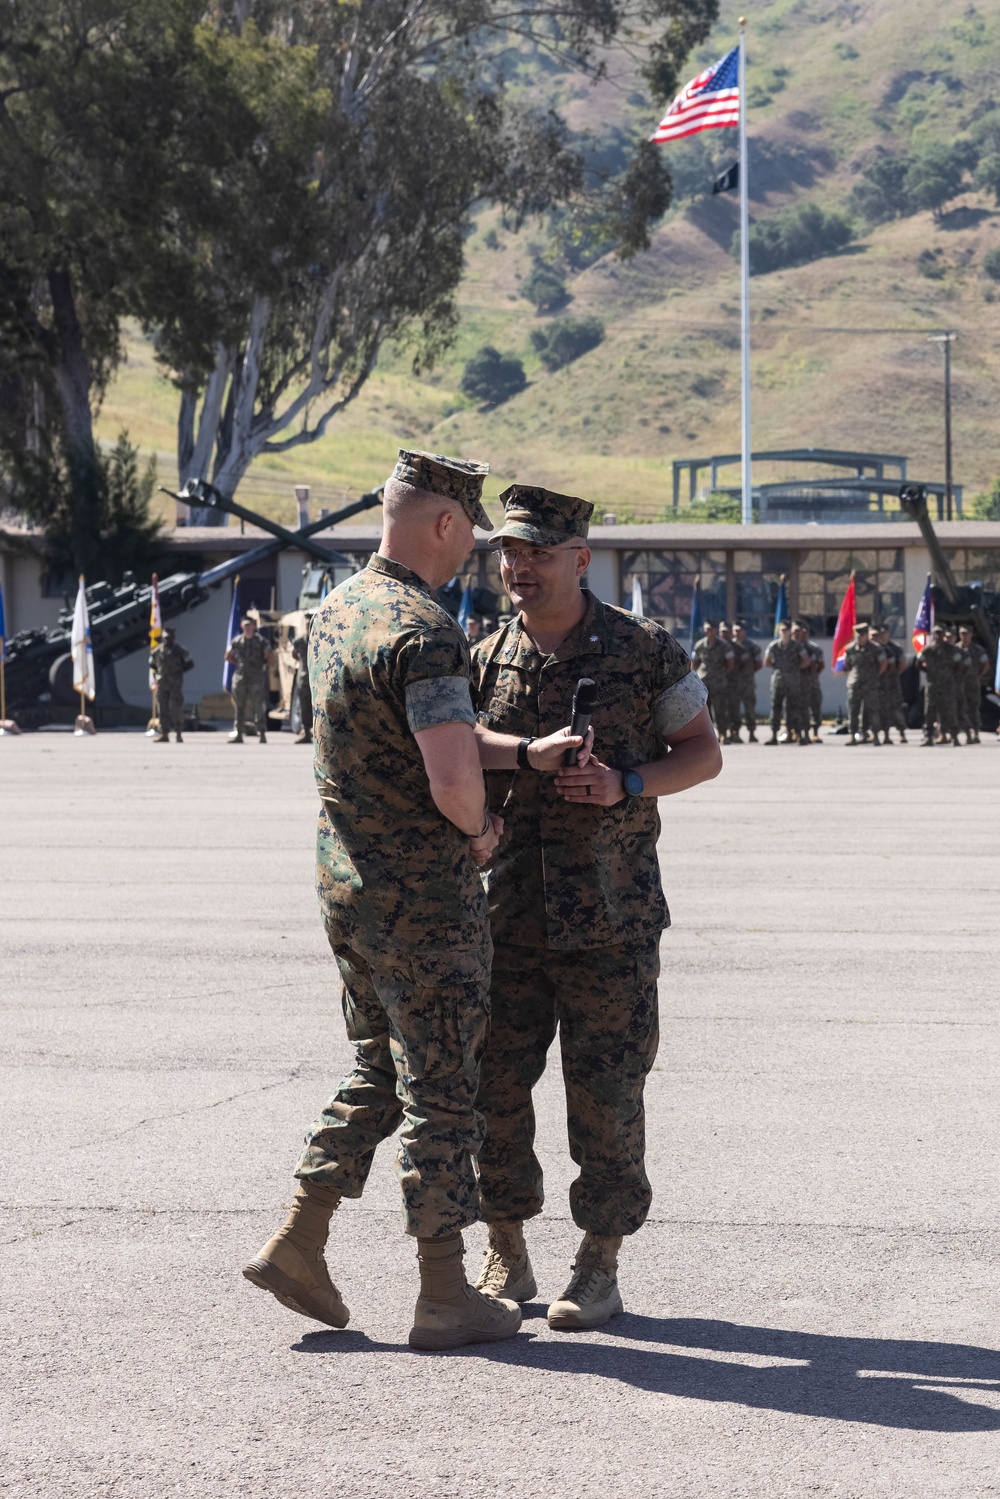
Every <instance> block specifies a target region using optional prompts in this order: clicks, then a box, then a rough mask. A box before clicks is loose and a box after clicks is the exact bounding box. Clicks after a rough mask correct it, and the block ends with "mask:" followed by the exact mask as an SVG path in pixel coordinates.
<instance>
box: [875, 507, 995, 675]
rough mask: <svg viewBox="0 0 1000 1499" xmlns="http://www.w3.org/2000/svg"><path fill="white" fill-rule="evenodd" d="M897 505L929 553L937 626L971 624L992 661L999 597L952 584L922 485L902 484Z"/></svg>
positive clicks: (980, 589) (953, 575) (949, 569)
mask: <svg viewBox="0 0 1000 1499" xmlns="http://www.w3.org/2000/svg"><path fill="white" fill-rule="evenodd" d="M899 503H900V505H901V506H902V508H903V509H904V510H905V511H906V513H907V515H912V516H913V519H914V520H915V521H916V523H917V525H918V526H919V527H920V534H921V535H922V536H923V538H924V541H925V542H926V543H927V550H928V551H929V552H930V554H931V568H932V570H933V574H934V582H933V588H934V617H935V619H936V620H937V622H938V623H939V624H949V625H971V626H972V628H973V630H974V631H975V632H976V634H977V635H978V636H979V640H980V644H982V645H983V646H985V647H986V649H987V651H988V652H989V654H990V656H991V658H993V659H994V660H995V659H996V653H997V637H998V635H1000V595H998V594H995V593H988V592H986V591H985V590H984V589H983V588H982V587H981V586H979V585H976V584H964V585H962V584H959V583H957V582H956V581H955V574H954V573H953V572H952V570H951V564H950V563H949V561H948V559H947V557H946V556H945V554H944V552H943V551H942V549H941V543H940V541H939V540H938V537H937V532H936V531H935V530H934V526H933V523H932V521H931V518H930V514H929V512H928V510H927V491H926V490H925V489H924V488H923V486H922V485H920V484H904V485H903V487H902V488H901V489H900V491H899Z"/></svg>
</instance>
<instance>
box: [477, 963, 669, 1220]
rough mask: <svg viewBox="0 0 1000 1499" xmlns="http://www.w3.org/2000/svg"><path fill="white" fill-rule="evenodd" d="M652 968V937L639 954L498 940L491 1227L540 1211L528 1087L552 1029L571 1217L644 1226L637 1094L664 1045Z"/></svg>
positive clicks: (486, 1194)
mask: <svg viewBox="0 0 1000 1499" xmlns="http://www.w3.org/2000/svg"><path fill="white" fill-rule="evenodd" d="M659 971H660V960H659V942H658V941H657V940H655V939H650V940H649V941H648V942H647V943H646V944H644V946H643V947H642V948H641V950H640V951H639V952H633V951H630V950H626V949H625V948H624V947H608V948H603V949H593V948H591V949H587V950H581V951H576V952H559V951H556V950H554V949H552V948H531V947H508V946H500V947H497V949H496V952H495V954H494V958H493V978H492V982H491V985H490V1006H491V1024H490V1044H489V1047H488V1048H487V1051H486V1055H485V1057H484V1059H483V1067H482V1077H481V1080H480V1085H479V1108H480V1109H481V1111H482V1114H483V1118H484V1119H485V1121H486V1143H485V1144H484V1146H483V1148H482V1150H481V1151H480V1154H479V1182H480V1188H481V1190H482V1194H483V1207H482V1215H483V1218H484V1219H485V1221H486V1222H487V1223H490V1222H493V1221H495V1220H496V1219H503V1218H513V1219H525V1218H532V1217H534V1215H535V1214H536V1213H540V1212H541V1210H542V1202H543V1191H542V1168H541V1166H540V1165H539V1162H538V1158H537V1156H536V1155H535V1152H534V1141H535V1114H534V1109H533V1108H532V1102H531V1091H532V1089H533V1088H534V1086H535V1084H536V1083H537V1082H538V1080H539V1078H540V1077H541V1075H542V1072H543V1071H544V1068H545V1057H546V1053H547V1051H548V1049H549V1047H550V1045H551V1044H552V1041H553V1038H554V1037H555V1034H556V1028H557V1027H558V1030H559V1048H560V1051H561V1054H562V1071H563V1081H564V1083H565V1086H566V1110H567V1124H568V1132H569V1153H570V1155H571V1157H572V1158H573V1160H574V1161H575V1162H576V1164H577V1165H578V1166H579V1168H580V1174H579V1176H578V1177H577V1178H576V1180H575V1181H574V1183H573V1185H572V1186H571V1187H570V1193H569V1201H570V1210H571V1212H572V1214H573V1221H574V1223H576V1225H577V1227H579V1228H583V1229H589V1230H590V1231H591V1232H592V1233H595V1234H602V1235H608V1236H615V1235H618V1234H634V1233H635V1231H636V1229H638V1228H640V1227H641V1226H642V1224H643V1223H644V1222H645V1220H646V1214H647V1213H648V1212H649V1204H650V1202H651V1200H652V1191H651V1189H650V1185H649V1179H648V1178H647V1176H646V1169H645V1164H644V1162H645V1153H646V1116H645V1110H644V1108H643V1101H642V1095H643V1087H644V1085H645V1081H646V1075H647V1073H648V1072H649V1069H650V1068H651V1067H652V1065H653V1059H654V1058H655V1056H656V1048H657V1045H658V1043H659V1016H658V1009H657V993H656V979H657V975H658V973H659Z"/></svg>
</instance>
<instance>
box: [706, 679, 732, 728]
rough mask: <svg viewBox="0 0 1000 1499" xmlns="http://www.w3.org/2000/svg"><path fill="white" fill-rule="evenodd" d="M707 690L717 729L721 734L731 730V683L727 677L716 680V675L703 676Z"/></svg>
mask: <svg viewBox="0 0 1000 1499" xmlns="http://www.w3.org/2000/svg"><path fill="white" fill-rule="evenodd" d="M702 681H703V682H704V684H705V690H706V691H707V693H708V703H707V705H706V706H707V707H708V711H709V714H710V716H711V719H712V722H713V723H714V724H715V727H716V730H717V731H718V733H720V734H727V733H728V732H729V725H730V716H729V683H728V681H727V680H726V678H725V677H722V678H720V679H719V680H716V679H715V678H714V677H703V678H702Z"/></svg>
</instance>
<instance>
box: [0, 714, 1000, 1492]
mask: <svg viewBox="0 0 1000 1499" xmlns="http://www.w3.org/2000/svg"><path fill="white" fill-rule="evenodd" d="M998 782H1000V749H998V747H997V746H996V745H995V744H992V743H991V744H984V745H983V746H982V747H981V748H979V749H976V748H965V747H962V748H961V749H957V750H956V749H950V748H948V749H940V750H938V752H937V753H936V754H934V755H924V754H923V751H922V750H921V749H919V748H918V747H916V746H907V747H906V748H894V749H881V750H880V752H879V754H878V755H873V754H872V752H871V750H870V749H857V750H855V753H854V754H853V755H847V754H846V753H845V752H844V745H843V742H842V741H837V740H831V741H830V742H829V743H827V744H826V745H824V746H823V747H822V748H816V749H811V750H810V753H809V754H808V755H800V754H799V753H798V750H797V748H794V747H788V748H780V749H766V748H764V747H763V746H760V747H758V748H754V747H751V746H746V747H742V748H740V749H733V750H732V751H730V752H728V756H727V766H726V770H725V772H724V774H723V776H722V778H721V779H720V780H718V781H716V782H715V783H713V784H711V785H709V786H707V787H704V788H701V789H699V790H697V791H695V792H693V793H689V794H687V795H686V796H684V797H680V798H676V799H674V801H673V802H671V803H667V804H663V807H664V811H665V813H666V817H665V824H666V826H665V833H664V837H663V844H662V856H663V863H664V867H665V871H666V878H667V886H668V892H669V896H670V904H671V908H672V910H673V914H674V921H675V925H674V928H673V930H672V931H671V932H670V933H669V934H667V936H666V937H665V939H664V949H663V951H664V973H663V979H662V1010H663V1021H664V1028H663V1033H664V1040H663V1046H662V1050H661V1054H660V1058H659V1067H658V1070H657V1071H656V1072H654V1073H653V1075H652V1078H651V1085H650V1088H649V1094H648V1098H649V1124H650V1158H651V1175H652V1178H653V1182H654V1189H655V1193H656V1197H655V1201H654V1205H653V1215H652V1218H651V1220H650V1222H649V1224H648V1225H647V1227H646V1228H645V1229H644V1230H643V1232H642V1233H641V1234H639V1235H638V1236H637V1237H636V1238H635V1239H633V1240H632V1241H631V1243H629V1244H628V1245H627V1246H626V1250H625V1252H624V1254H623V1260H622V1272H621V1278H622V1285H623V1292H624V1295H625V1301H626V1305H627V1308H628V1311H627V1314H626V1315H625V1316H624V1317H621V1318H618V1319H616V1320H615V1321H614V1322H613V1323H611V1324H610V1327H609V1329H608V1330H606V1331H598V1332H595V1333H592V1334H580V1335H574V1336H566V1335H562V1336H557V1335H555V1334H552V1333H550V1332H549V1331H548V1329H547V1326H546V1323H545V1320H544V1300H542V1301H540V1302H539V1304H538V1305H537V1306H534V1307H532V1308H531V1309H530V1310H529V1313H528V1315H527V1316H526V1319H525V1323H524V1329H523V1331H522V1333H521V1334H520V1335H519V1336H518V1338H517V1339H516V1340H515V1341H514V1342H512V1343H510V1344H506V1345H502V1346H498V1347H495V1348H491V1349H488V1350H485V1351H483V1350H474V1349H470V1350H463V1351H460V1352H457V1353H453V1354H447V1355H442V1356H432V1355H416V1354H413V1353H411V1352H410V1351H409V1350H408V1349H407V1348H406V1346H405V1337H406V1332H407V1330H408V1327H409V1315H410V1311H411V1308H412V1301H413V1298H414V1295H415V1282H416V1277H415V1265H414V1261H413V1252H412V1244H411V1242H410V1241H408V1240H406V1239H404V1237H403V1236H402V1234H401V1232H400V1229H399V1218H398V1204H397V1192H396V1187H395V1182H394V1179H393V1175H392V1170H391V1160H390V1151H389V1150H388V1149H386V1150H385V1151H384V1152H383V1153H382V1154H381V1155H380V1158H379V1159H377V1160H376V1163H375V1169H374V1172H373V1177H372V1182H371V1187H370V1191H369V1193H368V1195H367V1196H366V1197H365V1199H364V1201H363V1203H361V1204H348V1205H346V1206H345V1207H344V1208H343V1209H342V1211H341V1212H340V1213H339V1214H338V1216H337V1219H336V1220H335V1224H334V1233H333V1239H332V1246H333V1247H332V1256H331V1259H332V1263H333V1265H334V1273H335V1277H336V1279H337V1280H338V1281H339V1283H340V1284H341V1286H342V1288H343V1289H344V1292H345V1295H346V1299H347V1301H348V1303H349V1305H350V1306H351V1308H352V1312H353V1317H352V1322H351V1326H350V1327H349V1328H348V1330H347V1331H346V1332H343V1333H334V1332H323V1331H319V1330H318V1327H317V1325H316V1324H312V1323H308V1322H306V1321H304V1320H303V1319H299V1318H295V1317H294V1316H292V1315H291V1314H290V1313H287V1312H285V1311H283V1310H282V1309H281V1308H280V1307H279V1306H278V1305H277V1303H274V1302H272V1301H271V1299H270V1298H266V1297H264V1296H262V1295H261V1294H260V1293H259V1292H256V1291H254V1290H253V1289H251V1288H250V1287H249V1286H248V1285H247V1283H246V1282H245V1281H243V1280H242V1279H241V1277H240V1275H239V1269H240V1266H241V1264H242V1262H243V1261H244V1260H245V1259H246V1258H247V1257H248V1255H249V1254H251V1253H252V1252H253V1251H255V1250H256V1249H257V1247H258V1246H259V1244H260V1243H261V1242H262V1241H263V1239H264V1238H265V1237H267V1235H268V1234H269V1233H270V1232H271V1230H272V1228H273V1227H274V1226H275V1224H276V1222H277V1221H278V1219H279V1218H280V1216H281V1212H280V1210H281V1205H282V1204H283V1203H287V1202H288V1201H289V1200H290V1194H291V1190H292V1187H291V1184H290V1177H289V1171H290V1168H291V1165H292V1163H293V1161H294V1158H295V1155H296V1152H297V1146H298V1142H299V1140H300V1138H301V1135H302V1132H303V1129H304V1127H305V1125H306V1124H307V1122H308V1121H309V1120H310V1118H311V1117H312V1116H313V1115H314V1114H315V1113H316V1111H317V1109H318V1106H319V1105H320V1104H321V1102H322V1101H323V1099H324V1096H325V1094H326V1092H327V1090H328V1087H329V1085H330V1084H331V1083H332V1082H333V1081H334V1080H335V1078H336V1077H337V1076H338V1075H339V1073H340V1072H341V1071H342V1070H343V1069H344V1068H345V1067H346V1065H347V1062H348V1053H347V1049H346V1047H345V1044H344V1040H343V1037H342V1034H341V1026H340V1022H339V1010H338V993H337V985H336V983H335V979H334V968H333V964H332V960H331V959H330V958H329V956H328V954H327V952H326V950H325V947H324V940H323V938H322V935H321V932H320V928H319V923H318V919H317V914H316V909H315V902H314V897H313V894H312V869H311V858H312V854H311V844H312V823H313V815H314V810H315V801H314V793H313V791H312V788H311V778H310V766H309V752H308V750H304V749H301V748H299V747H297V746H294V745H293V744H292V743H291V742H290V740H289V738H288V736H277V737H276V738H275V739H274V740H273V741H272V743H270V744H269V745H268V746H267V747H266V748H261V747H259V746H258V745H256V744H248V745H246V746H245V747H243V748H242V749H237V748H235V747H229V746H228V745H226V743H225V742H224V738H223V736H222V735H220V734H214V735H212V734H202V735H198V736H192V737H191V739H190V742H189V743H187V744H185V745H183V746H180V747H175V746H172V745H171V746H169V747H168V746H165V745H153V744H151V743H150V742H149V741H147V740H146V739H145V738H144V737H142V736H141V735H137V734H124V733H122V734H111V733H108V734H104V735H101V736H99V737H98V738H96V739H94V740H87V741H80V740H75V739H73V738H72V737H71V736H69V735H66V734H60V733H43V734H36V735H33V736H25V737H24V738H22V739H20V740H4V741H0V828H2V840H0V844H2V850H3V856H2V860H0V923H2V938H0V992H2V1026H3V1035H4V1046H3V1065H2V1075H0V1099H2V1103H0V1107H2V1111H3V1130H2V1136H0V1151H2V1154H3V1187H2V1196H3V1203H2V1209H3V1210H2V1213H0V1241H2V1256H0V1266H2V1281H0V1306H2V1317H3V1323H4V1327H3V1330H2V1334H0V1336H2V1347H3V1349H4V1353H5V1355H6V1356H5V1358H4V1366H5V1373H4V1376H3V1380H2V1390H0V1399H2V1400H3V1402H4V1413H3V1415H2V1418H0V1449H2V1450H0V1492H3V1493H5V1494H11V1495H18V1496H20V1495H32V1496H36V1495H37V1496H40V1499H41V1496H44V1499H51V1496H53V1495H73V1496H77V1495H79V1496H88V1499H89V1496H105V1495H114V1496H129V1499H131V1496H143V1499H159V1496H160V1495H167V1494H180V1495H185V1496H187V1495H191V1496H206V1499H214V1496H226V1499H228V1496H237V1495H238V1496H243V1495H246V1496H252V1499H269V1496H282V1499H283V1496H286V1495H297V1496H302V1499H313V1496H316V1499H319V1496H326V1495H335V1494H337V1493H345V1494H350V1495H351V1496H352V1499H382V1496H388V1495H391V1496H393V1499H409V1496H417V1495H420V1496H429V1499H452V1496H454V1499H479V1496H483V1499H492V1496H499V1495H502V1496H504V1499H522V1496H532V1499H533V1496H536V1495H559V1496H567V1499H596V1496H604V1495H608V1496H615V1499H618V1496H628V1499H631V1496H633V1495H636V1496H638V1495H650V1496H668V1495H669V1496H671V1499H688V1496H690V1499H701V1496H704V1495H721V1496H726V1499H737V1496H747V1499H757V1496H763V1495H767V1496H769V1499H770V1496H786V1495H787V1496H796V1499H798V1496H802V1495H810V1496H816V1495H821V1496H825V1495H835V1496H838V1499H847V1496H850V1499H855V1496H857V1499H871V1496H886V1499H901V1496H906V1499H909V1496H912V1495H949V1496H963V1499H967V1496H972V1495H981V1494H1000V1317H998V1310H1000V1294H998V1274H1000V1224H998V1208H997V1175H998V1171H997V1164H998V1153H1000V1152H998V1146H1000V1081H998V1069H997V1045H996V1043H997V1005H998V994H997V987H998V986H997V981H996V975H997V946H996V930H997V910H998V897H1000V857H998V851H997V828H998V827H1000V795H998V791H997V787H998ZM562 1109H563V1101H562V1090H561V1084H560V1081H559V1078H558V1075H557V1073H556V1072H553V1073H551V1074H550V1075H549V1076H548V1077H547V1078H546V1080H545V1083H544V1088H543V1091H542V1097H541V1111H540V1112H541V1126H542V1137H543V1138H542V1148H543V1155H544V1163H545V1166H546V1171H547V1180H548V1184H549V1201H548V1209H547V1211H546V1213H545V1214H544V1216H543V1217H542V1218H541V1219H539V1220H537V1221H536V1224H535V1225H533V1227H532V1231H531V1246H532V1254H533V1257H534V1259H535V1263H536V1269H537V1270H538V1272H539V1281H540V1286H541V1289H542V1297H543V1298H546V1299H547V1298H548V1297H549V1296H551V1295H554V1294H555V1293H557V1292H558V1291H559V1290H560V1289H561V1287H562V1284H563V1283H564V1280H565V1278H566V1274H567V1269H568V1265H569V1261H570V1259H571V1257H572V1254H573V1251H574V1248H575V1245H576V1241H577V1237H578V1235H577V1231H576V1229H575V1228H574V1227H573V1224H572V1222H571V1221H570V1219H569V1216H568V1211H567V1201H566V1192H567V1187H568V1183H569V1180H570V1174H571V1173H570V1170H569V1163H568V1162H567V1159H566V1155H565V1144H564V1141H565V1131H564V1126H563V1123H562ZM468 1240H469V1252H470V1262H471V1263H472V1264H473V1265H475V1263H476V1262H477V1261H478V1256H479V1250H480V1246H481V1242H482V1235H481V1233H480V1232H479V1231H475V1232H473V1233H471V1234H470V1235H469V1236H468Z"/></svg>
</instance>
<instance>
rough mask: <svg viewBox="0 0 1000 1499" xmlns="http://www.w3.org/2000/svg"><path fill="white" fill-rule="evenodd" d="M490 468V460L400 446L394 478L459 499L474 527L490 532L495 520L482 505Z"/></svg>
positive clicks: (446, 496) (431, 492)
mask: <svg viewBox="0 0 1000 1499" xmlns="http://www.w3.org/2000/svg"><path fill="white" fill-rule="evenodd" d="M489 471H490V466H489V464H488V463H476V462H475V461H474V460H472V459H466V458H444V457H442V455H441V454H440V453H419V452H409V451H408V450H407V449H406V448H400V450H399V457H398V458H397V459H396V467H395V468H394V469H393V472H392V477H393V478H394V479H398V480H399V481H400V483H401V484H412V485H413V487H414V488H415V489H426V490H427V491H428V492H429V493H430V494H441V495H444V496H445V498H446V499H449V500H457V501H458V503H459V504H460V505H461V507H462V509H463V510H464V511H465V513H466V515H467V516H468V517H469V519H470V520H471V522H472V524H473V525H474V526H479V527H481V528H482V530H484V531H489V530H490V528H491V527H492V525H493V522H492V521H491V520H490V518H489V516H488V515H487V514H486V511H485V510H484V509H483V504H482V499H483V480H484V479H485V478H486V475H487V474H488V473H489Z"/></svg>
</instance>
